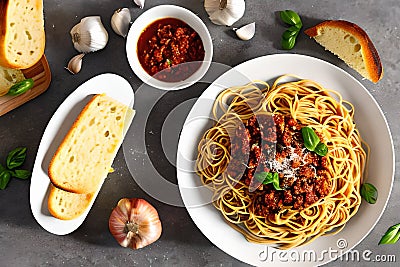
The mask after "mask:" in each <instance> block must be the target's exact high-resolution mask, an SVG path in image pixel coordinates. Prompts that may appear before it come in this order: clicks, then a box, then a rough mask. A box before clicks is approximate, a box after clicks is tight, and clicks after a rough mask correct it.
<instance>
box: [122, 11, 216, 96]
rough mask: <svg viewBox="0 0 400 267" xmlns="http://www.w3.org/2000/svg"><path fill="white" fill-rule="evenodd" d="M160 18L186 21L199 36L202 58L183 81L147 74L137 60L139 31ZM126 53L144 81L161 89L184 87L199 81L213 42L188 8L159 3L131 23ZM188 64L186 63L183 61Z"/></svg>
mask: <svg viewBox="0 0 400 267" xmlns="http://www.w3.org/2000/svg"><path fill="white" fill-rule="evenodd" d="M162 18H176V19H179V20H181V21H183V22H185V23H187V24H188V25H189V26H190V27H191V28H192V29H194V30H195V31H196V32H197V33H198V34H199V36H200V38H201V40H202V42H203V47H204V52H205V53H204V59H203V62H202V64H201V66H200V67H199V69H197V71H196V72H195V73H193V74H192V75H191V76H189V77H188V78H186V79H185V80H183V81H179V82H165V81H161V80H157V79H156V78H154V77H152V76H151V75H149V74H148V73H147V72H146V71H145V70H144V69H143V67H142V65H141V64H140V62H139V58H138V53H137V43H138V40H139V36H140V35H141V33H142V32H143V31H144V30H145V29H146V28H147V26H149V25H150V24H151V23H153V22H154V21H156V20H159V19H162ZM126 54H127V57H128V62H129V65H130V66H131V68H132V70H133V72H134V73H135V74H136V76H138V77H139V79H141V80H142V81H143V82H144V83H146V84H148V85H150V86H153V87H156V88H159V89H163V90H178V89H183V88H186V87H188V86H190V85H192V84H194V83H196V82H197V81H199V80H200V79H201V78H202V77H203V76H204V74H205V73H206V72H207V70H208V68H209V67H210V64H211V61H212V56H213V44H212V40H211V36H210V33H209V31H208V29H207V27H206V25H205V24H204V23H203V21H202V20H201V19H200V18H199V17H198V16H197V15H195V14H194V13H193V12H191V11H190V10H188V9H186V8H183V7H180V6H175V5H159V6H156V7H153V8H151V9H149V10H147V11H146V12H144V13H143V14H141V15H140V16H139V17H138V18H137V19H136V20H135V21H134V22H133V24H132V25H131V27H130V29H129V32H128V36H127V40H126ZM185 64H188V63H185Z"/></svg>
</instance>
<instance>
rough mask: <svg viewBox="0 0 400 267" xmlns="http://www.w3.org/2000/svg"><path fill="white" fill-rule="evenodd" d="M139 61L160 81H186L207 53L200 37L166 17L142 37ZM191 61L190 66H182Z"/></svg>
mask: <svg viewBox="0 0 400 267" xmlns="http://www.w3.org/2000/svg"><path fill="white" fill-rule="evenodd" d="M137 53H138V58H139V62H140V64H141V65H142V67H143V69H144V70H145V71H146V72H147V73H148V74H149V75H151V76H153V77H155V78H156V79H158V80H162V81H166V82H177V81H182V80H185V79H186V78H187V77H189V76H190V75H192V74H193V73H194V72H196V70H197V69H198V68H199V67H200V65H201V61H202V60H203V59H204V55H205V51H204V47H203V42H202V40H201V38H200V36H199V34H198V33H197V32H196V31H195V30H194V29H192V28H191V27H190V26H189V25H188V24H187V23H185V22H183V21H181V20H179V19H176V18H163V19H159V20H156V21H154V22H153V23H151V24H150V25H149V26H148V27H147V28H146V29H145V30H144V31H143V32H142V33H141V35H140V36H139V40H138V44H137ZM187 62H191V63H190V64H183V63H187Z"/></svg>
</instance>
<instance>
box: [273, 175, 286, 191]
mask: <svg viewBox="0 0 400 267" xmlns="http://www.w3.org/2000/svg"><path fill="white" fill-rule="evenodd" d="M272 185H273V186H274V188H275V190H283V189H282V188H281V187H280V186H279V174H278V173H277V172H275V173H274V177H273V181H272Z"/></svg>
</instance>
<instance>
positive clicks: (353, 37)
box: [304, 20, 383, 83]
mask: <svg viewBox="0 0 400 267" xmlns="http://www.w3.org/2000/svg"><path fill="white" fill-rule="evenodd" d="M304 32H305V34H307V35H308V36H310V37H312V38H314V39H315V41H317V42H318V43H319V44H320V45H322V46H323V47H324V48H325V49H326V50H329V51H331V52H332V53H334V54H335V55H336V56H338V57H339V58H340V59H342V60H343V61H344V62H345V63H346V64H347V65H349V66H350V67H351V68H353V69H354V70H356V71H357V72H358V73H360V74H361V75H362V76H363V77H365V78H367V79H369V80H370V81H372V82H374V83H376V82H378V81H379V80H380V79H381V78H382V76H383V67H382V63H381V60H380V58H379V55H378V52H377V51H376V48H375V46H374V45H373V43H372V41H371V39H370V38H369V37H368V35H367V33H366V32H365V31H364V30H363V29H361V28H360V27H359V26H357V25H356V24H354V23H351V22H348V21H344V20H328V21H324V22H322V23H320V24H318V25H316V26H314V27H312V28H309V29H307V30H305V31H304Z"/></svg>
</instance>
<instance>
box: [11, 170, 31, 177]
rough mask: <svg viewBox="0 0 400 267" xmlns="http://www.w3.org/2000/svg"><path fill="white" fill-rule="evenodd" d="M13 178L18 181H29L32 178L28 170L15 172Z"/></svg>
mask: <svg viewBox="0 0 400 267" xmlns="http://www.w3.org/2000/svg"><path fill="white" fill-rule="evenodd" d="M12 176H13V177H15V178H18V179H28V178H29V177H30V176H31V172H30V171H27V170H14V171H13V173H12Z"/></svg>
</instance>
